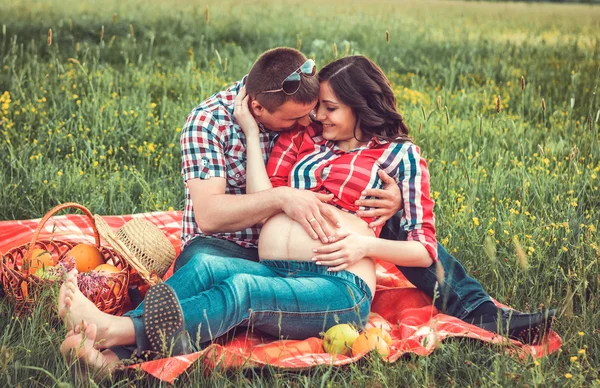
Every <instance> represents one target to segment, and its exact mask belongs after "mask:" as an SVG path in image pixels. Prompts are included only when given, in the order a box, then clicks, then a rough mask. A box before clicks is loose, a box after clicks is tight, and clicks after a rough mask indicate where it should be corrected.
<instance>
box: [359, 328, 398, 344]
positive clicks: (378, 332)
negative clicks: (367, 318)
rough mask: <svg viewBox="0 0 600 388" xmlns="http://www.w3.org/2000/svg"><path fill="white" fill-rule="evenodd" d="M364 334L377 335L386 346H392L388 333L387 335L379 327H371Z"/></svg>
mask: <svg viewBox="0 0 600 388" xmlns="http://www.w3.org/2000/svg"><path fill="white" fill-rule="evenodd" d="M365 332H367V333H370V334H375V335H378V336H380V337H381V338H382V339H383V340H384V341H385V343H386V344H388V345H391V344H392V336H391V335H390V333H388V332H387V331H385V330H384V329H383V328H381V327H371V328H369V329H367V330H365Z"/></svg>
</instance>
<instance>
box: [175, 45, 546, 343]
mask: <svg viewBox="0 0 600 388" xmlns="http://www.w3.org/2000/svg"><path fill="white" fill-rule="evenodd" d="M315 72H316V69H315V67H314V62H312V61H311V60H307V59H306V57H305V56H304V55H303V54H301V53H300V52H298V51H296V50H294V49H289V48H276V49H273V50H269V51H267V52H265V53H264V54H262V55H261V56H260V58H259V59H258V60H257V61H256V63H255V64H254V66H253V67H252V69H251V70H250V73H249V74H248V76H247V77H245V78H244V79H242V80H241V81H240V82H238V83H236V84H235V85H233V86H232V87H230V88H229V89H227V90H226V91H223V92H220V93H216V94H214V95H213V96H211V97H210V98H208V99H207V100H206V101H204V102H203V103H201V104H200V105H199V106H198V107H196V108H195V109H194V110H193V111H192V112H191V114H190V115H189V116H188V119H187V122H186V125H185V127H184V130H183V131H182V135H181V152H182V174H183V177H184V181H185V183H186V201H185V210H184V216H183V226H182V235H181V238H182V248H183V250H182V252H181V255H180V256H179V257H178V259H177V262H176V265H175V270H178V269H180V268H181V267H182V266H183V265H185V264H186V263H188V262H190V261H191V263H190V265H193V264H192V263H193V262H194V261H197V260H203V257H204V256H205V255H206V254H210V255H217V256H222V257H227V258H231V259H232V260H239V259H245V260H254V261H256V260H258V251H257V241H258V236H259V232H260V226H258V224H259V222H260V221H261V220H263V219H265V218H268V217H270V216H272V215H275V214H277V213H279V212H285V213H286V214H287V215H288V216H289V217H290V218H292V219H294V220H295V221H297V222H298V223H300V224H301V225H302V226H303V227H304V229H305V230H306V231H307V233H309V235H312V236H313V238H315V239H317V238H318V239H320V240H322V241H323V242H324V243H327V242H330V241H331V240H330V239H329V236H332V235H333V234H334V233H333V232H334V231H333V230H332V226H331V225H335V224H336V223H337V220H336V218H335V215H334V214H333V213H332V212H330V211H328V210H327V207H326V206H324V205H323V203H324V202H327V201H329V200H331V199H332V196H331V195H324V194H319V193H314V192H310V191H302V190H296V189H292V188H289V187H279V188H273V189H271V190H266V191H262V192H259V193H254V194H246V193H245V184H246V176H245V137H244V134H243V131H242V130H241V128H240V127H239V126H238V125H237V124H236V122H235V120H234V115H233V111H234V100H235V97H236V96H237V94H238V92H239V91H240V89H241V88H242V86H245V87H246V91H247V93H248V95H249V96H250V97H251V99H250V105H249V108H250V111H251V112H252V114H253V115H254V117H255V119H256V121H257V122H258V124H259V127H260V129H261V147H262V150H263V157H264V160H265V163H266V161H267V159H268V156H269V153H270V150H271V147H272V145H273V143H274V141H275V139H276V138H277V135H278V133H279V132H282V131H287V130H291V129H292V128H294V127H295V126H296V125H303V126H306V125H308V124H310V121H311V120H310V117H309V115H310V113H311V112H312V110H313V109H314V108H315V106H316V104H317V100H318V94H319V83H318V77H316V76H315ZM381 178H382V179H383V180H384V182H386V183H388V182H389V184H387V185H386V190H371V191H370V192H369V193H367V195H369V196H375V197H378V199H373V200H369V201H368V202H367V203H364V201H363V204H364V206H369V207H370V208H371V209H370V210H365V211H364V212H363V213H364V214H361V216H363V217H369V216H372V217H379V218H378V219H377V220H376V221H375V222H374V223H372V224H371V225H370V226H371V227H374V226H376V225H377V224H379V223H383V222H385V221H387V223H386V224H385V226H384V229H383V231H382V234H381V237H383V238H388V239H406V236H405V235H403V233H402V232H401V231H400V222H399V217H400V215H401V212H402V210H401V209H399V206H400V203H401V201H400V193H399V190H398V188H397V186H396V185H395V184H394V183H393V180H391V179H390V180H389V181H388V180H386V176H385V174H381ZM395 213H397V214H396V215H394V216H393V217H392V218H390V217H391V216H392V215H393V214H395ZM388 219H389V221H388ZM438 256H439V257H438V259H439V261H440V263H441V264H442V266H443V267H444V270H445V271H444V282H443V285H442V286H439V287H438V282H437V276H436V273H437V272H436V267H435V264H434V265H432V266H431V267H429V268H416V267H410V268H408V267H398V269H399V270H400V271H401V272H402V273H403V274H404V276H406V278H407V279H408V280H409V281H411V282H412V283H413V284H414V285H415V286H416V287H417V288H419V289H421V290H422V291H424V292H425V293H427V294H428V295H430V296H432V297H433V294H434V292H435V289H436V287H438V292H439V294H440V296H439V297H438V298H436V300H435V305H436V307H437V308H438V309H439V310H440V311H442V312H444V313H446V314H449V315H453V316H455V317H457V318H459V319H462V320H464V321H466V322H469V323H473V324H475V325H477V326H479V327H482V328H484V329H486V330H490V331H493V332H499V333H501V334H503V335H507V336H509V337H510V338H514V339H518V340H521V341H524V342H533V341H537V340H538V339H539V336H538V335H537V333H538V332H539V331H540V330H541V332H542V333H544V332H545V331H546V330H548V329H549V326H550V318H552V316H553V315H554V311H553V310H550V311H546V312H543V313H537V314H523V313H519V312H515V311H513V310H504V309H498V308H497V307H496V306H495V305H494V303H493V302H492V301H491V298H490V296H489V295H488V294H487V293H486V292H485V291H484V290H483V288H482V287H481V285H480V284H479V282H478V281H477V280H475V279H473V278H471V277H469V276H468V275H467V274H466V272H465V270H464V268H463V267H462V265H460V263H458V262H457V261H456V259H454V258H453V257H452V256H450V255H449V254H448V252H447V251H446V250H445V249H444V248H443V247H442V246H441V245H439V244H438Z"/></svg>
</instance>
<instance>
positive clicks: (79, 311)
mask: <svg viewBox="0 0 600 388" xmlns="http://www.w3.org/2000/svg"><path fill="white" fill-rule="evenodd" d="M58 315H59V316H60V317H61V318H62V319H63V320H64V321H65V324H66V326H67V330H71V331H74V329H75V327H76V326H77V325H80V324H81V322H82V321H85V322H94V323H95V324H94V326H95V327H96V329H95V330H94V339H95V341H97V342H98V343H97V345H96V346H97V347H99V348H107V347H109V346H110V344H107V343H106V341H105V340H106V339H107V337H108V336H107V334H108V333H107V331H108V329H109V328H110V326H111V324H112V323H114V322H113V320H115V318H116V317H114V316H112V315H109V314H106V313H103V312H102V311H100V310H99V309H98V307H96V305H95V304H94V303H93V302H92V301H90V300H89V299H88V298H86V297H85V295H83V294H82V293H81V291H80V290H79V287H78V286H77V270H76V269H73V270H72V271H70V272H69V273H68V274H67V278H66V279H65V281H64V283H63V284H62V285H61V287H60V292H59V294H58ZM68 338H69V337H68V336H67V339H68ZM67 339H65V341H66V340H67Z"/></svg>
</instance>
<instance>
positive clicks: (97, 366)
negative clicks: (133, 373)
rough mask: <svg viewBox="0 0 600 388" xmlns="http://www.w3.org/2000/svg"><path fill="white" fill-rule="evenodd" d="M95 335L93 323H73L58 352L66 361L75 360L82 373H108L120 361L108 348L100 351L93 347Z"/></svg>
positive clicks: (95, 330)
mask: <svg viewBox="0 0 600 388" xmlns="http://www.w3.org/2000/svg"><path fill="white" fill-rule="evenodd" d="M96 335H97V327H96V325H95V324H93V323H92V324H90V325H88V324H87V323H86V322H85V321H83V322H81V325H75V326H74V327H73V330H70V331H69V332H68V333H67V336H66V338H65V340H64V341H63V343H62V344H61V345H60V352H61V353H62V354H63V356H65V358H66V359H67V361H68V362H74V361H77V362H78V364H79V366H80V367H81V372H82V373H84V374H87V373H88V372H98V373H99V374H100V375H106V374H110V372H111V371H112V370H113V369H115V368H116V367H117V366H118V365H119V363H120V361H119V359H118V357H117V356H116V355H115V354H114V353H113V352H111V351H109V350H105V351H104V352H100V351H99V350H98V349H96V348H95V347H94V346H95V342H96V339H97V337H96Z"/></svg>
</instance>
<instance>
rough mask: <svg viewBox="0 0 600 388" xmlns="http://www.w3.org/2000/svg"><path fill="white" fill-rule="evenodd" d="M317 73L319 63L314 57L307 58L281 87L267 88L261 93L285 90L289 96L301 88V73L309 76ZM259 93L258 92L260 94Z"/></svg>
mask: <svg viewBox="0 0 600 388" xmlns="http://www.w3.org/2000/svg"><path fill="white" fill-rule="evenodd" d="M316 73H317V65H316V64H315V61H313V60H312V59H307V60H306V62H304V63H303V64H302V66H300V67H299V68H297V69H296V70H295V71H294V72H293V73H292V74H290V75H288V76H287V77H286V78H285V79H284V80H283V82H282V83H281V87H280V88H279V89H274V90H265V91H264V92H260V93H277V92H284V93H285V94H287V95H288V96H290V95H292V94H294V93H296V92H297V91H298V90H299V89H300V82H301V81H302V77H301V76H300V75H301V74H304V75H305V76H307V77H312V76H314V75H315V74H316ZM260 93H258V94H260Z"/></svg>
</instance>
